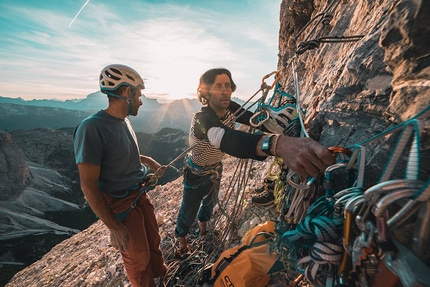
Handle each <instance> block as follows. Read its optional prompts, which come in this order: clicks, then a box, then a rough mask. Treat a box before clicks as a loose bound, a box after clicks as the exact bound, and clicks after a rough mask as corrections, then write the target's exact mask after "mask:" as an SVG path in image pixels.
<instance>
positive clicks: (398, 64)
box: [7, 0, 430, 287]
mask: <svg viewBox="0 0 430 287" xmlns="http://www.w3.org/2000/svg"><path fill="white" fill-rule="evenodd" d="M327 3H329V4H327ZM428 15H430V2H429V1H419V0H396V1H394V0H377V1H369V0H362V1H352V0H343V1H322V0H313V1H312V0H302V1H297V0H283V1H282V4H281V14H280V34H279V66H278V68H279V69H281V68H282V70H281V72H280V76H281V79H280V83H281V84H282V86H283V87H284V89H285V90H286V91H287V92H288V93H290V94H293V95H294V94H296V93H298V94H299V103H300V104H301V105H302V106H303V107H306V110H307V112H306V117H305V122H306V123H307V124H309V126H310V127H309V130H308V132H309V135H310V136H311V137H313V138H314V139H316V140H318V141H320V142H321V143H322V144H324V145H325V146H342V147H350V146H353V145H357V144H362V145H363V143H364V142H365V141H366V140H368V139H370V138H371V137H373V136H376V135H379V134H381V133H382V132H384V131H387V130H388V129H390V128H393V127H395V126H396V125H398V124H400V123H402V122H404V121H406V120H408V119H410V118H411V117H413V116H415V115H417V114H418V113H419V112H421V111H423V110H424V109H425V108H427V107H428V106H429V105H430V56H429V55H430V54H429V52H428V51H429V49H428V47H429V46H430V45H429V41H430V40H429V39H430V38H429V37H428V35H429V32H430V26H428ZM320 20H321V21H320ZM314 25H316V26H315V27H314ZM327 36H330V37H332V36H339V37H340V36H359V37H356V40H357V41H354V42H335V43H327V42H324V41H325V40H327V39H335V40H339V39H340V38H339V37H338V38H337V39H336V38H322V37H327ZM310 40H313V41H311V42H309V41H310ZM300 42H303V45H299V43H300ZM299 47H300V50H299V51H298V52H299V53H298V54H297V57H295V55H296V51H297V49H298V48H299ZM293 64H295V65H296V69H295V70H293V69H292V65H293ZM295 71H297V77H296V79H297V80H298V81H295V74H294V72H295ZM295 85H298V87H299V88H298V89H297V90H296V89H295ZM420 124H421V125H422V126H421V127H422V133H423V134H422V135H423V136H422V138H421V145H420V156H421V167H420V170H419V174H418V177H419V179H421V180H423V181H426V180H428V178H429V175H430V160H429V159H430V144H429V142H430V137H429V134H430V131H429V127H428V117H427V120H426V121H424V122H421V123H420ZM398 136H399V133H398V132H397V133H393V134H387V135H385V136H383V137H381V138H378V139H377V140H375V141H374V142H372V144H370V145H369V146H368V151H367V153H366V157H365V164H366V169H365V177H364V178H365V182H364V185H365V186H371V185H373V184H375V183H376V182H377V181H378V180H379V179H380V177H381V174H382V173H383V171H384V169H385V168H386V165H387V162H388V161H389V159H390V157H391V154H392V151H393V149H394V148H395V147H396V141H397V138H398ZM408 151H409V150H408V149H406V150H405V151H404V152H403V153H402V154H401V156H400V159H399V162H398V164H397V165H396V167H395V168H394V171H393V177H394V178H404V173H405V166H406V163H407V160H408V154H409V153H408ZM236 165H237V164H232V165H231V166H230V168H231V169H233V168H234V166H236ZM266 168H267V166H265V167H261V168H260V169H259V170H260V171H261V172H260V177H259V178H256V182H261V179H262V177H263V176H264V172H263V170H265V169H266ZM225 171H228V169H227V168H226V166H225ZM180 180H181V179H178V180H176V181H174V182H171V183H169V184H167V185H165V186H161V187H157V189H156V190H155V191H154V192H153V195H154V197H153V200H154V205H155V207H156V210H160V211H159V216H160V224H162V225H161V232H162V234H163V236H167V235H169V234H172V231H173V228H174V220H175V217H176V213H175V211H176V210H177V208H178V204H179V202H178V200H180V194H181V189H182V187H181V184H180ZM223 180H224V182H223V187H222V188H225V187H226V186H227V185H228V183H227V182H226V181H225V180H228V177H226V178H225V179H223ZM166 194H168V195H169V197H168V198H169V199H168V200H166V198H165V195H166ZM250 208H251V207H250ZM272 216H273V215H271V214H270V213H264V214H263V213H260V215H255V214H252V215H250V213H249V212H246V213H245V215H244V217H246V218H245V219H242V223H243V222H246V223H247V225H246V227H249V226H250V224H249V222H250V221H251V220H252V221H253V223H259V222H257V220H258V219H259V218H260V219H261V220H263V218H264V219H270V218H271V217H272ZM243 224H245V223H243ZM243 226H245V225H243ZM241 228H242V226H238V230H243V229H241ZM107 236H108V235H107V230H106V229H105V228H104V226H103V225H101V224H100V223H99V222H98V223H96V224H94V225H92V226H91V227H90V228H89V229H88V230H85V231H84V232H82V233H80V234H77V235H75V236H74V237H72V238H70V239H68V240H67V241H64V242H63V243H61V244H60V245H58V246H57V247H56V248H54V249H53V250H52V251H51V252H50V253H48V254H46V255H45V256H44V257H43V258H42V259H41V260H39V261H38V262H36V263H34V264H33V265H32V266H30V267H28V268H27V269H25V270H23V271H21V272H19V273H18V274H16V276H14V278H13V279H12V280H11V281H10V283H9V284H8V285H7V286H8V287H15V286H44V285H45V286H129V285H128V283H127V280H126V278H125V274H124V270H123V267H122V265H121V264H122V263H121V260H120V259H119V257H118V253H116V252H115V251H113V250H112V248H111V247H109V244H108V241H107V240H108V239H107ZM81 247H85V249H86V250H87V251H85V249H84V248H81ZM66 253H67V255H68V257H67V258H63V257H62V256H64V254H66ZM282 286H284V285H282Z"/></svg>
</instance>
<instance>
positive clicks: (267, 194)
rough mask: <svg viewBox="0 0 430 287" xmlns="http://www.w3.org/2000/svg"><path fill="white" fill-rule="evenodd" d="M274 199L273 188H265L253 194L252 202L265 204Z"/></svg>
mask: <svg viewBox="0 0 430 287" xmlns="http://www.w3.org/2000/svg"><path fill="white" fill-rule="evenodd" d="M274 201H275V195H274V194H273V190H267V189H266V190H265V191H263V192H262V193H260V194H258V195H256V196H253V197H252V202H253V203H254V204H255V205H260V206H266V205H269V204H272V203H273V202H274Z"/></svg>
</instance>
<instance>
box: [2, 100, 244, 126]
mask: <svg viewBox="0 0 430 287" xmlns="http://www.w3.org/2000/svg"><path fill="white" fill-rule="evenodd" d="M234 101H236V102H238V103H239V104H243V103H244V102H243V101H242V100H239V99H236V98H235V99H234ZM142 102H143V105H142V106H141V107H140V110H139V114H138V115H137V116H135V117H130V121H131V123H132V124H133V127H134V129H135V130H136V132H145V133H156V132H158V131H160V130H161V129H163V128H166V127H168V128H174V129H180V130H182V131H185V132H188V130H189V127H190V121H191V118H192V116H193V114H194V113H196V112H197V111H198V110H199V109H200V108H201V104H200V102H199V101H198V100H197V99H186V98H184V99H180V100H176V101H173V102H171V103H166V104H161V103H159V102H158V101H157V100H156V99H149V98H146V97H145V96H142ZM107 103H108V102H107V97H106V95H105V94H102V93H101V92H95V93H92V94H89V95H88V96H87V97H86V98H84V99H80V100H77V99H75V100H66V101H59V100H46V99H44V100H24V99H22V98H7V97H1V96H0V130H4V131H13V130H18V129H33V128H38V127H49V128H52V129H58V128H63V127H76V125H77V124H79V123H80V122H81V121H82V119H84V118H86V117H87V116H89V115H91V114H93V113H94V112H95V111H98V110H101V109H104V108H106V107H107Z"/></svg>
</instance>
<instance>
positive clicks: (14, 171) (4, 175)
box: [0, 131, 31, 201]
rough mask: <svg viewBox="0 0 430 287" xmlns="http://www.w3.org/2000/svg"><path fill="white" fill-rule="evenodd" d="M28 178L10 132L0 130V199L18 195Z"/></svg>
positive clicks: (24, 165)
mask: <svg viewBox="0 0 430 287" xmlns="http://www.w3.org/2000/svg"><path fill="white" fill-rule="evenodd" d="M30 180H31V174H30V169H29V168H28V166H27V164H26V163H25V161H24V158H23V155H22V153H21V152H20V150H19V149H18V147H17V146H16V144H15V143H14V142H13V141H12V138H11V136H10V134H8V133H6V132H3V131H0V201H3V200H9V199H11V198H14V197H17V196H19V195H20V194H21V192H22V191H23V190H24V188H25V187H26V186H27V185H28V184H29V182H30Z"/></svg>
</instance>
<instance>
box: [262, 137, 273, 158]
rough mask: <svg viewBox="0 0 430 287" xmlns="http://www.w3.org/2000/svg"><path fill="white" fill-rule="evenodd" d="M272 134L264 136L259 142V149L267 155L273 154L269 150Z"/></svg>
mask: <svg viewBox="0 0 430 287" xmlns="http://www.w3.org/2000/svg"><path fill="white" fill-rule="evenodd" d="M272 137H273V135H269V136H267V137H266V138H264V139H263V141H262V142H261V150H262V151H263V152H264V153H265V154H267V155H273V154H272V153H271V152H270V149H271V148H272V141H271V139H272Z"/></svg>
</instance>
